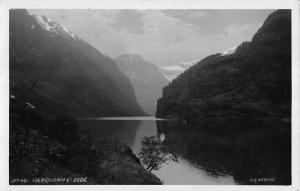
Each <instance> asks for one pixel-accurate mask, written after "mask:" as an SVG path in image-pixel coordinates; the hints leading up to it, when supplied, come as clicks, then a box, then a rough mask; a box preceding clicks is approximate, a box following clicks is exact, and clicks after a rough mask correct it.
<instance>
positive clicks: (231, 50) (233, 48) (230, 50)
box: [221, 45, 238, 56]
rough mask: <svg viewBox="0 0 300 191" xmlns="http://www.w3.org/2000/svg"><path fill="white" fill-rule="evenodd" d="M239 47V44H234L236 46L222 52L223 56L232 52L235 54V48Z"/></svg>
mask: <svg viewBox="0 0 300 191" xmlns="http://www.w3.org/2000/svg"><path fill="white" fill-rule="evenodd" d="M237 47H238V45H236V46H234V47H231V48H229V49H228V50H225V51H223V52H222V53H221V55H222V56H225V55H230V54H233V53H235V50H236V48H237Z"/></svg>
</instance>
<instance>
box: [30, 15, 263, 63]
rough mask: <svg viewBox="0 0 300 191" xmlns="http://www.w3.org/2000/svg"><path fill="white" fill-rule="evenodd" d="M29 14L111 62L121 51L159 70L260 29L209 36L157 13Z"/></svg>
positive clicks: (224, 31) (230, 29)
mask: <svg viewBox="0 0 300 191" xmlns="http://www.w3.org/2000/svg"><path fill="white" fill-rule="evenodd" d="M33 12H35V13H37V14H43V15H46V16H48V17H50V18H51V19H52V20H54V21H56V22H58V23H61V24H63V25H65V26H66V27H68V28H69V29H70V30H71V31H72V32H74V33H75V34H77V35H78V36H80V37H82V38H83V39H85V40H86V41H87V42H89V43H90V44H92V45H93V46H94V47H96V48H97V49H99V51H101V52H102V53H104V54H106V55H108V56H110V57H112V58H115V57H117V56H119V55H121V54H124V53H134V54H140V55H142V56H143V57H144V58H145V59H146V60H148V61H149V62H152V63H153V64H156V65H159V66H167V65H175V64H178V63H182V62H185V61H189V60H195V59H199V60H200V59H201V58H203V57H206V56H208V55H210V54H214V53H217V52H222V51H223V50H226V49H228V48H230V47H232V46H235V45H236V44H239V43H241V42H242V41H244V40H250V38H251V37H252V35H253V34H254V32H255V31H256V30H257V28H258V26H259V25H253V24H252V25H250V24H246V25H240V24H235V23H232V24H231V25H228V26H226V27H225V28H223V29H222V30H220V31H218V33H214V34H212V35H211V34H202V33H201V32H199V28H197V27H195V25H193V24H191V23H188V22H185V20H183V19H180V18H177V17H174V16H172V15H170V14H169V13H168V12H166V11H161V10H127V11H124V10H50V11H45V10H34V11H33ZM173 13H177V12H176V11H173ZM178 13H180V14H182V13H183V12H182V11H181V12H180V11H179V12H178ZM184 14H185V15H187V14H188V15H189V17H207V18H209V17H210V16H209V15H207V14H206V13H205V12H202V11H197V12H195V11H191V12H189V11H187V10H186V11H185V12H184ZM133 29H134V30H133Z"/></svg>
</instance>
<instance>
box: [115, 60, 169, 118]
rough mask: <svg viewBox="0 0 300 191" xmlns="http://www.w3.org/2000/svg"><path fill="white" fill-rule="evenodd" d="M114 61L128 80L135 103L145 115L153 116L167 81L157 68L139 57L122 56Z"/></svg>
mask: <svg viewBox="0 0 300 191" xmlns="http://www.w3.org/2000/svg"><path fill="white" fill-rule="evenodd" d="M115 61H116V62H117V64H118V67H119V68H120V70H121V71H122V72H123V73H124V74H125V75H126V76H127V77H128V78H129V80H130V82H131V84H132V86H133V88H134V92H135V96H136V99H137V102H138V103H139V104H140V106H141V107H142V109H143V110H144V111H145V112H146V113H147V114H151V115H153V114H154V113H155V110H156V101H157V99H158V98H160V97H161V96H162V88H163V87H164V86H166V85H167V84H168V81H167V79H166V78H165V77H164V76H163V75H162V74H161V73H160V71H159V68H158V67H157V66H155V65H154V64H151V63H149V62H147V61H145V60H144V59H143V58H142V57H141V56H140V55H130V54H124V55H121V56H119V57H117V58H116V59H115Z"/></svg>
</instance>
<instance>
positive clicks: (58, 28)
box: [31, 15, 81, 40]
mask: <svg viewBox="0 0 300 191" xmlns="http://www.w3.org/2000/svg"><path fill="white" fill-rule="evenodd" d="M33 17H34V18H35V19H36V21H37V22H38V24H39V25H40V26H41V27H42V28H43V29H45V30H47V31H49V32H51V33H52V34H55V35H65V36H68V37H71V38H73V39H75V40H81V39H80V38H78V37H77V36H76V35H75V34H74V33H72V32H71V31H70V30H69V29H68V28H67V27H65V26H63V25H60V24H58V23H56V22H54V21H52V20H51V19H49V18H48V17H45V16H40V15H33ZM31 29H34V28H32V27H31Z"/></svg>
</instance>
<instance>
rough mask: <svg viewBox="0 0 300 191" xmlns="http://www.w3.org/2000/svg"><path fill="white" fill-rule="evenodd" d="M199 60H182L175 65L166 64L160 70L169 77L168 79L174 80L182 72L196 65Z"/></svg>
mask: <svg viewBox="0 0 300 191" xmlns="http://www.w3.org/2000/svg"><path fill="white" fill-rule="evenodd" d="M199 60H200V59H199ZM199 60H192V61H187V62H182V63H180V64H178V65H173V66H164V67H160V68H159V69H160V72H161V73H162V74H163V75H164V77H165V78H167V79H168V81H172V80H173V79H175V78H176V77H177V76H179V75H180V74H181V73H182V72H184V71H185V70H187V69H188V68H190V67H191V66H193V65H195V64H196V63H197V62H198V61H199Z"/></svg>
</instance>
